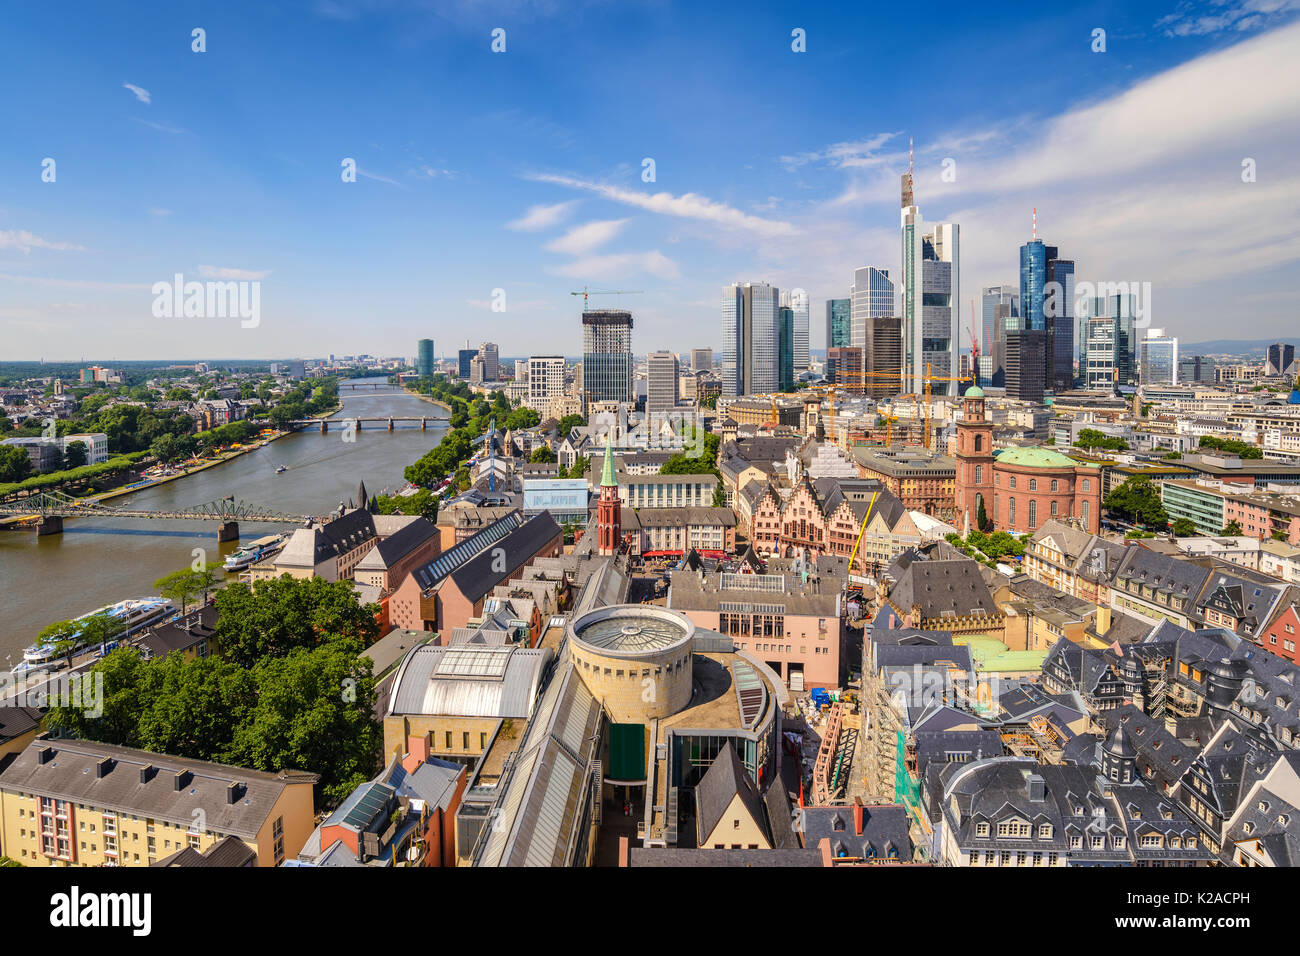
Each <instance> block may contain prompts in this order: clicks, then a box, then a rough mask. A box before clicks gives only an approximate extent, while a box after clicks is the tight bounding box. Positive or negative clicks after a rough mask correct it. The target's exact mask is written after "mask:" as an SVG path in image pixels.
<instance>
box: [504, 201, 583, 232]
mask: <svg viewBox="0 0 1300 956" xmlns="http://www.w3.org/2000/svg"><path fill="white" fill-rule="evenodd" d="M581 201H582V200H580V199H570V200H569V201H568V202H557V203H555V204H554V205H551V206H529V207H528V212H526V213H524V214H523V215H522V216H520V217H519V218H518V219H514V220H511V221H510V222H508V223H506V228H507V229H514V230H516V231H518V232H534V231H537V230H540V229H550V228H551V227H552V226H557V225H559V224H560V223H561V222H562V221H563V220H564V219H565V217H566V216H568V215H569V212H570V210H572V209H573V207H574V206H576V205H578V203H579V202H581Z"/></svg>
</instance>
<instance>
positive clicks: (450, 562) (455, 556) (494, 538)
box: [411, 510, 524, 596]
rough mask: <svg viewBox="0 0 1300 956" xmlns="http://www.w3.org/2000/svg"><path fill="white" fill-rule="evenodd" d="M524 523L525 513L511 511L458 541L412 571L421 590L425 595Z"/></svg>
mask: <svg viewBox="0 0 1300 956" xmlns="http://www.w3.org/2000/svg"><path fill="white" fill-rule="evenodd" d="M523 523H524V513H523V512H522V511H519V510H514V511H511V512H509V513H507V514H506V515H505V516H504V517H501V518H498V519H497V520H496V521H493V522H492V523H491V524H490V525H488V526H487V527H486V528H484V529H483V530H482V531H479V532H478V533H476V534H472V535H470V536H469V537H468V538H466V539H465V540H464V541H459V542H457V543H456V544H455V545H453V546H452V547H450V548H448V549H447V550H446V551H444V552H442V553H441V554H439V555H437V556H435V557H434V558H432V559H431V560H430V561H429V562H428V563H427V564H422V565H420V567H418V568H416V569H415V570H413V571H412V572H411V575H412V576H413V577H414V578H415V580H416V583H418V584H419V585H420V590H421V591H422V592H424V594H425V595H426V596H427V595H428V594H429V592H430V591H432V590H433V588H434V587H436V586H437V585H438V584H439V583H440V582H441V581H442V580H443V578H445V577H446V576H447V575H448V574H450V573H451V572H452V571H454V570H455V569H456V568H458V567H460V566H461V565H462V564H464V563H465V562H466V561H468V560H469V559H470V558H472V557H473V556H474V555H476V554H478V553H480V552H481V551H483V550H484V549H485V548H488V547H490V546H492V545H494V544H496V543H497V542H498V541H500V540H501V539H502V538H504V537H505V536H506V535H508V534H510V532H512V531H514V530H515V529H516V528H519V527H520V526H521V525H523Z"/></svg>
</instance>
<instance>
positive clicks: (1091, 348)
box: [1083, 295, 1138, 391]
mask: <svg viewBox="0 0 1300 956" xmlns="http://www.w3.org/2000/svg"><path fill="white" fill-rule="evenodd" d="M1135 309H1136V301H1135V298H1134V296H1132V295H1111V296H1107V297H1105V298H1093V299H1092V300H1091V301H1090V303H1089V304H1088V316H1089V318H1088V320H1087V321H1086V323H1085V328H1086V329H1087V351H1086V354H1085V359H1084V376H1083V377H1084V384H1085V385H1086V386H1087V387H1088V388H1095V389H1103V390H1106V391H1117V390H1118V389H1119V388H1120V387H1121V386H1125V385H1133V384H1134V383H1135V379H1136V378H1137V371H1138V341H1137V327H1136V325H1137V319H1136V317H1135Z"/></svg>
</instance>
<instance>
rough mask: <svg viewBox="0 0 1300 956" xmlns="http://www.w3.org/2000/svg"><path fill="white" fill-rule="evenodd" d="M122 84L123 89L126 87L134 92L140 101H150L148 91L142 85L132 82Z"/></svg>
mask: <svg viewBox="0 0 1300 956" xmlns="http://www.w3.org/2000/svg"><path fill="white" fill-rule="evenodd" d="M122 86H123V87H124V88H125V89H128V90H130V91H131V92H132V93H134V94H135V98H136V99H137V100H139V101H140V102H141V103H146V104H147V103H149V102H150V99H149V91H148V90H146V89H145V88H144V87H142V86H136V85H135V84H134V83H123V84H122Z"/></svg>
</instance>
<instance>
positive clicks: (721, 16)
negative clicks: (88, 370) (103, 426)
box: [0, 0, 1300, 360]
mask: <svg viewBox="0 0 1300 956" xmlns="http://www.w3.org/2000/svg"><path fill="white" fill-rule="evenodd" d="M1063 6H1066V5H1059V4H1057V5H1052V4H1041V5H1028V4H1021V3H1007V4H1001V5H996V6H994V5H984V4H981V5H974V4H971V5H962V4H944V3H932V4H928V5H926V7H925V10H926V13H925V16H924V17H923V18H918V15H917V12H916V11H917V9H918V8H917V7H916V5H914V4H889V5H877V4H843V5H839V4H825V5H808V4H793V3H789V4H776V3H759V4H754V3H745V4H729V3H713V4H707V5H705V4H698V3H673V2H644V3H639V2H630V0H623V2H618V3H613V2H609V3H602V2H590V3H559V2H555V3H549V2H518V0H516V2H506V0H499V2H497V0H486V2H469V0H443V2H436V3H435V2H413V0H321V2H314V3H313V2H303V3H296V2H292V3H291V2H266V3H257V4H254V3H226V4H217V3H198V2H167V3H161V2H160V3H152V4H151V3H137V4H130V5H123V6H116V7H111V8H110V7H108V6H106V5H104V4H102V3H100V2H85V3H70V4H61V5H60V10H59V12H58V13H57V14H53V13H51V12H49V10H48V9H47V8H45V7H43V6H41V5H35V4H24V5H21V6H13V7H12V8H10V9H9V10H8V12H7V22H6V25H5V30H4V33H3V35H0V75H3V77H4V80H5V82H4V88H5V89H6V91H7V93H6V95H5V97H4V101H3V107H2V108H0V129H3V131H4V134H3V135H4V140H5V148H4V149H3V150H0V343H2V347H0V357H2V358H5V359H10V358H13V359H18V358H22V359H34V358H38V357H44V358H47V359H78V358H81V357H85V358H87V359H101V360H111V359H114V358H116V359H127V358H173V357H175V358H180V357H199V356H228V357H288V356H313V355H319V354H324V353H328V352H334V353H351V352H369V353H371V354H407V355H409V354H413V352H414V343H415V340H416V339H417V338H420V337H425V336H430V337H433V338H434V339H435V340H436V342H437V350H438V352H439V354H443V355H446V354H451V353H453V352H454V350H455V349H456V348H458V347H460V346H461V345H463V343H464V340H465V339H466V338H467V337H468V338H470V339H471V340H473V341H474V342H475V343H477V342H478V341H480V340H484V339H488V340H493V341H497V342H499V343H500V345H501V349H502V352H503V353H504V354H507V355H516V354H527V353H529V352H552V351H561V352H565V353H567V354H575V353H577V352H578V351H579V350H580V348H579V343H580V337H579V325H578V321H577V314H578V312H579V311H580V308H581V305H580V303H579V302H578V300H577V299H575V298H573V297H571V296H570V295H568V292H569V291H571V290H574V289H580V288H581V287H582V286H583V284H584V283H587V284H590V285H591V287H592V288H616V289H636V290H644V294H641V295H635V296H625V297H620V298H607V299H603V300H593V301H599V302H600V303H602V304H605V305H617V306H619V307H627V308H631V309H632V310H633V312H634V314H635V316H636V328H635V332H634V348H635V350H636V351H638V352H644V351H649V350H653V349H659V348H670V349H674V350H685V349H688V348H691V347H699V346H709V345H712V346H715V347H716V346H717V345H718V344H720V343H719V340H720V330H719V324H720V322H719V298H720V288H721V286H722V285H723V284H724V283H727V282H731V281H760V280H766V281H771V282H774V283H776V284H778V285H780V286H782V287H802V288H805V289H807V290H808V292H809V294H810V296H811V298H812V313H813V322H812V345H813V346H814V347H820V346H822V345H823V344H824V343H823V342H822V322H821V316H822V315H823V308H824V307H823V305H822V303H823V301H824V300H825V299H826V298H829V297H837V296H844V295H847V290H848V285H849V282H850V281H851V274H852V269H853V268H854V267H857V266H863V265H876V266H880V267H884V268H889V269H890V270H891V271H895V270H897V268H898V256H899V243H898V176H899V174H900V173H901V172H902V171H903V170H904V169H905V167H906V163H907V140H908V137H909V136H911V137H914V138H915V142H916V159H917V201H918V203H919V205H920V207H921V210H922V213H923V215H924V216H925V219H926V220H927V221H929V222H936V221H956V222H958V223H959V224H960V225H961V232H962V250H963V255H962V269H961V273H962V274H961V284H962V289H961V296H962V300H963V303H964V305H963V315H965V314H966V312H967V311H968V309H969V306H968V305H965V303H966V302H967V301H968V300H970V299H973V298H977V297H978V293H979V287H980V286H982V285H987V284H993V283H999V282H1014V281H1016V270H1017V263H1018V252H1017V248H1018V246H1019V244H1020V243H1021V242H1023V241H1024V240H1025V239H1027V238H1028V237H1029V232H1030V217H1031V212H1030V210H1031V209H1032V208H1033V207H1037V208H1038V217H1039V233H1040V236H1042V237H1043V238H1045V239H1046V240H1047V241H1049V242H1052V243H1055V244H1057V245H1058V246H1060V247H1061V249H1062V254H1063V255H1067V256H1071V257H1073V258H1074V259H1075V260H1076V263H1077V266H1076V268H1077V274H1078V277H1079V278H1080V279H1092V280H1094V281H1121V280H1123V281H1135V282H1150V283H1151V284H1152V323H1153V324H1154V325H1156V326H1162V327H1164V328H1166V329H1167V330H1168V331H1169V332H1171V333H1172V334H1177V335H1180V336H1181V337H1182V338H1183V339H1184V341H1197V340H1204V339H1212V338H1222V337H1234V338H1263V337H1268V336H1272V335H1281V334H1284V333H1289V334H1294V333H1295V329H1296V326H1297V322H1296V309H1295V300H1296V290H1297V281H1296V280H1297V278H1298V276H1300V269H1298V268H1297V260H1298V259H1300V236H1298V235H1297V233H1298V230H1297V229H1296V226H1295V224H1296V222H1297V221H1300V218H1298V217H1297V212H1300V210H1298V209H1297V206H1298V205H1300V95H1297V93H1296V89H1297V82H1296V81H1297V67H1296V65H1295V55H1296V52H1297V51H1298V50H1300V24H1298V23H1297V17H1296V9H1297V6H1300V4H1298V3H1297V0H1204V2H1178V0H1169V2H1123V3H1121V2H1114V3H1090V4H1083V5H1080V6H1078V7H1075V8H1073V9H1070V10H1068V11H1065V10H1062V9H1061V8H1062V7H1063ZM701 8H703V9H701ZM981 8H982V9H981ZM1040 10H1041V11H1042V12H1041V13H1040V12H1039V11H1040ZM195 27H202V28H203V29H204V30H205V31H206V41H207V52H205V53H201V54H200V53H194V52H192V51H191V30H192V29H193V28H195ZM497 27H500V28H503V29H505V31H506V51H505V52H504V53H493V52H492V51H491V49H490V45H491V31H492V30H493V29H494V28H497ZM796 28H800V29H802V30H804V31H805V32H806V37H807V41H806V46H807V52H804V53H795V52H793V51H792V50H791V31H792V30H794V29H796ZM1096 28H1102V29H1105V30H1106V52H1104V53H1094V52H1093V51H1092V49H1091V46H1092V43H1093V30H1094V29H1096ZM47 157H48V158H52V159H54V160H55V163H56V176H57V178H56V180H55V181H54V182H52V183H50V182H42V180H41V169H42V165H41V164H42V160H43V159H45V158H47ZM345 157H350V158H353V159H355V160H356V162H357V165H358V169H359V171H360V175H359V177H358V179H357V181H356V182H355V183H344V182H342V181H341V177H340V171H341V167H340V164H341V161H342V160H343V159H344V158H345ZM647 157H649V158H653V159H654V161H655V173H656V180H655V181H654V182H643V181H642V161H643V159H644V158H647ZM1247 158H1249V159H1253V160H1254V163H1255V169H1256V180H1255V181H1254V182H1250V183H1245V182H1243V181H1242V175H1241V164H1242V162H1243V160H1245V159H1247ZM945 159H952V160H954V162H955V169H956V180H955V181H953V182H945V181H943V180H942V179H941V176H940V172H941V170H942V168H943V167H942V164H943V161H944V160H945ZM178 272H179V273H182V274H184V275H185V277H186V279H199V280H202V279H205V278H213V277H229V278H236V279H239V278H247V279H257V280H258V281H260V282H261V319H260V323H259V324H258V325H257V327H256V328H241V327H240V325H239V322H238V321H237V320H231V319H219V318H204V319H197V318H191V319H184V318H179V319H160V318H155V317H154V315H153V314H152V311H151V304H152V301H153V295H152V293H151V286H152V285H153V284H154V283H155V282H159V281H170V279H171V277H172V276H173V274H175V273H178ZM495 289H504V290H505V293H506V295H505V303H506V311H505V312H504V313H500V312H493V311H491V309H490V303H491V301H492V297H493V290H495Z"/></svg>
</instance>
